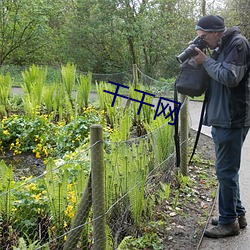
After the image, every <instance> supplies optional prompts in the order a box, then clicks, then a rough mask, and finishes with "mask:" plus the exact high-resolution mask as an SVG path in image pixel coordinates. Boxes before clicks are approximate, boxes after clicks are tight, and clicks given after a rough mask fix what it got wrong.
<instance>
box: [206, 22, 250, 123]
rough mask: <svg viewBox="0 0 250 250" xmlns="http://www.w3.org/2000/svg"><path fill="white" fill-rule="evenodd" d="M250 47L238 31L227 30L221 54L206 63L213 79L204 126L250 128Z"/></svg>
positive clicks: (220, 50) (217, 53) (208, 58)
mask: <svg viewBox="0 0 250 250" xmlns="http://www.w3.org/2000/svg"><path fill="white" fill-rule="evenodd" d="M249 65H250V45H249V43H248V41H247V40H246V38H244V37H243V36H242V35H241V34H240V30H239V29H238V28H237V27H232V28H230V29H229V30H227V31H226V32H225V34H224V36H223V37H222V41H221V45H220V46H219V49H218V50H215V51H214V52H213V55H212V57H207V58H206V60H205V61H204V63H203V66H204V68H205V70H206V71H207V72H208V74H209V76H210V77H211V81H210V85H209V92H208V103H207V108H206V114H205V117H204V125H208V126H219V127H223V128H240V127H246V126H250V75H249V71H250V70H249V69H250V67H249Z"/></svg>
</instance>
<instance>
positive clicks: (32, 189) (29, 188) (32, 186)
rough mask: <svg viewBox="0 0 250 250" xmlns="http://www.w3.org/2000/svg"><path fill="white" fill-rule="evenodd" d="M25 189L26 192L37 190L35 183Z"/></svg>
mask: <svg viewBox="0 0 250 250" xmlns="http://www.w3.org/2000/svg"><path fill="white" fill-rule="evenodd" d="M26 189H27V190H28V191H34V190H37V185H36V184H35V183H30V184H29V185H27V186H26Z"/></svg>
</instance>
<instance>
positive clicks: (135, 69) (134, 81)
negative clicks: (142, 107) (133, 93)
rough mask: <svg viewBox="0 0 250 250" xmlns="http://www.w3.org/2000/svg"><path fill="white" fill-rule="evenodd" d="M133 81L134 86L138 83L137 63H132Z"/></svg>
mask: <svg viewBox="0 0 250 250" xmlns="http://www.w3.org/2000/svg"><path fill="white" fill-rule="evenodd" d="M133 83H134V86H135V88H136V87H137V85H138V71H137V65H136V64H133Z"/></svg>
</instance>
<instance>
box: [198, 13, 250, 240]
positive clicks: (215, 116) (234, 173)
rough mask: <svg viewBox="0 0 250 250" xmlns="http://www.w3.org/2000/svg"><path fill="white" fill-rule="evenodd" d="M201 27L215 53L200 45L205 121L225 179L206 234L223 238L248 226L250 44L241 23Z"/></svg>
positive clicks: (209, 22)
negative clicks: (245, 151) (242, 186)
mask: <svg viewBox="0 0 250 250" xmlns="http://www.w3.org/2000/svg"><path fill="white" fill-rule="evenodd" d="M195 30H196V32H197V35H198V36H200V37H201V38H203V39H204V40H205V41H206V42H207V44H208V47H209V48H210V49H212V50H213V53H212V56H211V57H209V56H206V55H205V54H204V53H203V52H202V51H201V50H199V49H198V48H195V50H196V51H197V52H198V55H197V56H195V57H193V59H194V60H195V61H196V63H198V64H203V66H204V68H205V70H206V71H207V73H208V75H209V76H210V78H211V80H210V83H209V87H208V101H207V107H206V114H205V117H204V125H207V126H212V136H213V140H214V143H215V153H216V175H217V178H218V181H219V218H218V219H213V220H212V224H213V225H215V226H214V227H212V228H210V229H207V230H206V231H205V235H206V236H207V237H212V238H221V237H226V236H233V235H238V234H239V228H245V227H246V226H247V222H246V218H245V213H246V211H245V208H244V207H243V205H242V203H241V200H240V191H239V169H240V160H241V149H242V145H243V142H244V140H245V137H246V135H247V133H248V130H249V126H250V77H249V71H250V70H249V69H250V67H249V64H250V46H249V43H248V41H247V40H246V38H245V37H243V36H242V35H241V32H240V30H239V29H238V28H237V27H232V28H230V29H228V30H226V29H225V25H224V19H223V18H222V17H220V16H214V15H208V16H204V17H202V18H201V19H200V20H199V21H198V23H197V25H196V27H195Z"/></svg>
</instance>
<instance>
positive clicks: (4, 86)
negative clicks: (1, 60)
mask: <svg viewBox="0 0 250 250" xmlns="http://www.w3.org/2000/svg"><path fill="white" fill-rule="evenodd" d="M11 86H12V79H11V77H10V74H9V73H7V74H6V75H0V115H3V116H7V114H8V110H9V96H10V93H11Z"/></svg>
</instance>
